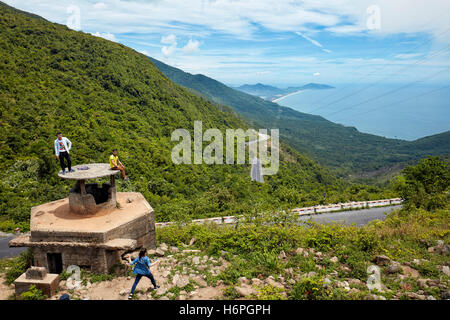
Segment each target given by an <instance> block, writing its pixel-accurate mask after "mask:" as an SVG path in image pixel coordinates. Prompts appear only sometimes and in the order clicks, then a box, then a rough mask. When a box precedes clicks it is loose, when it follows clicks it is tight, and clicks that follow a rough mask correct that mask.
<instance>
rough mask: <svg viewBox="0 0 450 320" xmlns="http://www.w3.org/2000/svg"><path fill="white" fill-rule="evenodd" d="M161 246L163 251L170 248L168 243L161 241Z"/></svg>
mask: <svg viewBox="0 0 450 320" xmlns="http://www.w3.org/2000/svg"><path fill="white" fill-rule="evenodd" d="M159 248H160V249H161V250H162V251H167V250H168V249H169V247H168V246H167V244H165V243H164V242H163V243H161V244H160V245H159Z"/></svg>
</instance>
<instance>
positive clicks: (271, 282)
mask: <svg viewBox="0 0 450 320" xmlns="http://www.w3.org/2000/svg"><path fill="white" fill-rule="evenodd" d="M266 283H267V284H268V285H271V286H272V287H275V288H281V289H284V286H283V285H282V284H281V283H279V282H277V281H275V280H274V279H273V277H272V278H271V277H269V278H267V279H266Z"/></svg>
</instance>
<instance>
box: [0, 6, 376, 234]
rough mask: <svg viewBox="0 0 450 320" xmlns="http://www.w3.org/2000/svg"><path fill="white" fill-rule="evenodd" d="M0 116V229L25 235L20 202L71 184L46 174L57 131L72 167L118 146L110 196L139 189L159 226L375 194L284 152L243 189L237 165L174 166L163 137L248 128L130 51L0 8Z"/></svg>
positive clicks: (244, 169) (52, 195)
mask: <svg viewBox="0 0 450 320" xmlns="http://www.w3.org/2000/svg"><path fill="white" fill-rule="evenodd" d="M0 114H1V120H0V121H1V122H0V149H1V152H0V176H1V182H0V216H1V220H0V222H1V225H0V228H1V229H8V230H9V229H11V228H12V227H13V226H15V225H16V224H17V223H20V222H23V227H24V228H26V225H27V223H28V218H29V212H30V211H29V210H30V208H31V206H33V205H37V204H40V203H43V202H47V201H50V200H55V199H59V198H61V197H65V196H67V192H68V189H69V187H71V183H70V182H67V181H61V180H60V179H59V178H58V177H57V175H56V174H57V171H58V170H59V165H58V163H57V161H56V158H55V155H54V150H53V141H54V139H55V138H56V133H57V131H59V130H60V131H62V132H63V135H64V136H66V137H68V138H69V139H70V140H71V141H72V142H73V148H72V150H71V156H72V160H73V163H74V164H81V163H91V162H107V161H108V160H107V159H108V156H109V154H110V153H111V150H112V148H118V150H119V156H120V158H121V161H122V162H123V163H124V164H125V166H126V167H127V171H128V174H129V177H130V179H131V181H130V182H129V183H120V184H119V190H120V191H127V190H129V191H139V192H142V193H143V194H144V196H145V197H146V198H147V199H148V201H149V202H150V204H151V205H152V206H153V207H154V208H155V211H156V216H157V220H159V221H166V220H172V219H188V218H194V217H205V216H217V215H226V214H238V213H240V212H244V211H249V210H260V209H262V208H269V207H270V208H278V207H280V206H281V207H282V206H294V205H299V204H312V203H319V202H323V201H326V202H334V201H339V200H346V199H351V198H355V199H356V198H370V197H372V198H377V197H381V196H382V195H380V194H379V193H380V192H379V190H378V189H376V188H367V187H364V186H350V185H348V184H346V183H344V182H343V181H341V180H339V179H337V178H336V177H335V176H333V175H332V174H331V173H330V172H329V171H328V170H326V169H324V168H323V167H321V166H320V165H318V164H317V163H315V162H314V161H312V160H310V159H308V158H307V157H305V156H302V155H300V154H299V153H297V152H295V151H293V150H292V149H290V148H289V147H288V146H286V145H282V146H281V151H282V152H281V165H280V170H279V172H278V174H277V175H274V176H267V177H265V180H266V182H267V183H265V184H259V183H255V182H251V181H250V174H249V172H250V167H249V166H248V165H174V164H173V163H172V161H171V150H172V147H173V146H174V145H175V144H176V143H175V142H171V141H170V136H171V132H172V131H173V130H174V129H176V128H186V129H188V130H190V131H191V130H192V128H193V123H194V120H202V121H203V129H204V130H205V129H206V128H212V127H217V128H219V129H221V130H225V129H226V128H247V127H248V124H247V123H245V122H244V121H243V120H242V119H241V118H239V117H238V116H237V115H236V114H235V113H234V111H232V110H231V109H230V108H228V107H223V106H219V105H216V104H213V103H211V102H209V101H208V100H206V99H204V98H202V97H198V96H197V95H194V94H192V93H191V92H190V91H188V90H187V89H185V88H183V87H181V86H179V85H176V84H174V83H173V82H172V81H171V80H169V79H168V78H167V77H165V76H164V75H163V74H162V73H161V72H160V71H159V70H158V69H157V68H156V67H155V66H154V65H153V63H151V61H150V60H149V59H148V58H147V57H145V56H144V55H142V54H140V53H138V52H136V51H134V50H132V49H130V48H127V47H125V46H123V45H121V44H118V43H114V42H110V41H107V40H105V39H103V38H99V37H95V36H92V35H89V34H85V33H83V32H76V31H72V30H70V29H68V28H67V27H66V26H63V25H58V24H54V23H50V22H47V21H46V20H44V19H39V18H36V17H33V16H30V15H26V14H23V13H21V12H19V11H15V10H12V9H10V8H9V7H7V6H3V5H0ZM191 132H192V131H191ZM323 193H326V197H325V198H324V196H323Z"/></svg>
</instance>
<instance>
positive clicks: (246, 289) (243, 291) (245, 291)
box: [235, 286, 256, 297]
mask: <svg viewBox="0 0 450 320" xmlns="http://www.w3.org/2000/svg"><path fill="white" fill-rule="evenodd" d="M235 289H236V292H237V293H239V295H240V296H241V297H247V296H249V295H251V294H256V291H255V290H254V289H253V288H252V287H251V286H239V287H235Z"/></svg>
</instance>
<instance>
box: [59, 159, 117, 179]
mask: <svg viewBox="0 0 450 320" xmlns="http://www.w3.org/2000/svg"><path fill="white" fill-rule="evenodd" d="M85 167H88V168H89V169H87V170H82V169H83V168H85ZM72 169H73V170H75V172H66V174H62V173H61V172H60V173H58V177H60V178H61V179H67V180H87V179H96V178H102V177H108V176H114V175H115V174H117V173H119V170H112V169H111V167H110V165H109V164H108V163H90V164H81V165H78V166H74V167H72Z"/></svg>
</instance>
